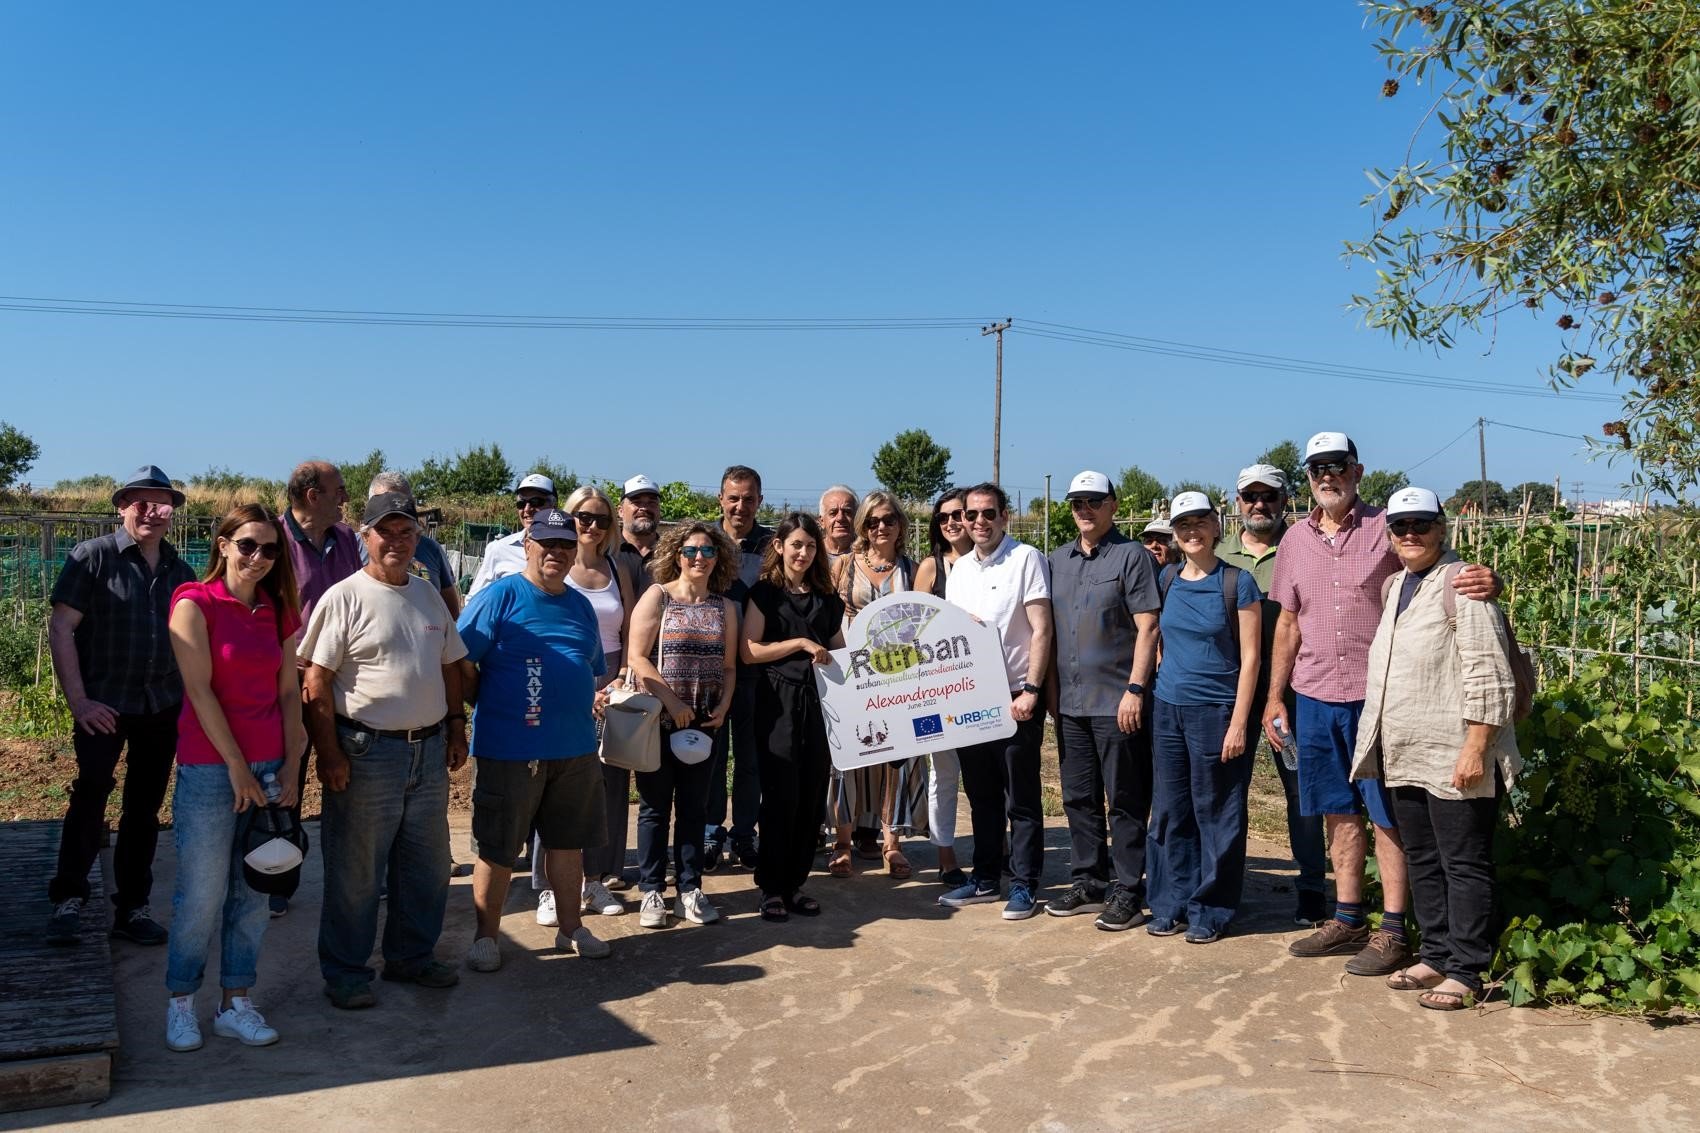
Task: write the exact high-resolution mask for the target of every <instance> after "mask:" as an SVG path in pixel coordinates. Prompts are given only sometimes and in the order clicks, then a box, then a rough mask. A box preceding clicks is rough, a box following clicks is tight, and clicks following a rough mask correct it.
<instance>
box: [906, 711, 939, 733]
mask: <svg viewBox="0 0 1700 1133" xmlns="http://www.w3.org/2000/svg"><path fill="white" fill-rule="evenodd" d="M910 723H912V724H913V725H914V726H915V738H916V739H921V738H923V737H925V736H936V735H939V734H940V733H942V732H943V731H944V723H943V722H942V721H941V720H940V719H939V714H938V713H937V712H934V713H933V714H932V715H930V716H917V717H916V718H915V719H914V720H911V721H910Z"/></svg>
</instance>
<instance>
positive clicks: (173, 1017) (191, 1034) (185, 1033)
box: [79, 902, 201, 1051]
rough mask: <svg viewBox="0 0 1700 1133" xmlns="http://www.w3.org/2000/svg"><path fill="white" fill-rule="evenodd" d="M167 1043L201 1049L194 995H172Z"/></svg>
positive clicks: (167, 1011)
mask: <svg viewBox="0 0 1700 1133" xmlns="http://www.w3.org/2000/svg"><path fill="white" fill-rule="evenodd" d="M79 903H80V902H79ZM165 1045H166V1047H167V1048H168V1049H170V1050H176V1051H184V1050H200V1049H201V1023H200V1020H198V1019H196V1018H195V997H194V996H192V995H180V996H174V997H172V1000H171V1005H170V1006H168V1007H167V1008H166V1009H165Z"/></svg>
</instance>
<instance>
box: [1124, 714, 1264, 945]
mask: <svg viewBox="0 0 1700 1133" xmlns="http://www.w3.org/2000/svg"><path fill="white" fill-rule="evenodd" d="M1152 707H1153V711H1152V716H1153V717H1154V719H1153V721H1152V723H1153V727H1152V730H1151V769H1152V790H1151V835H1150V852H1149V853H1148V854H1147V855H1146V866H1145V868H1146V870H1147V872H1148V873H1149V874H1150V877H1151V896H1150V902H1151V915H1152V916H1153V917H1157V918H1159V919H1167V920H1173V921H1181V920H1184V921H1186V922H1187V924H1189V925H1192V926H1193V927H1195V928H1203V929H1209V930H1211V931H1213V932H1221V931H1222V930H1223V929H1225V928H1227V927H1228V922H1229V921H1231V920H1233V919H1234V913H1235V912H1236V911H1238V909H1239V905H1240V893H1241V891H1242V890H1243V889H1244V887H1245V837H1246V792H1247V791H1248V790H1249V789H1250V787H1251V772H1252V762H1253V757H1254V756H1255V754H1256V748H1255V747H1253V748H1250V750H1247V751H1245V752H1243V753H1241V754H1240V755H1239V756H1237V757H1236V758H1234V759H1230V760H1228V761H1227V762H1226V763H1223V762H1222V739H1223V737H1224V736H1226V735H1227V732H1228V724H1229V722H1230V721H1231V720H1232V719H1233V716H1234V709H1233V706H1232V705H1230V704H1186V705H1180V704H1170V703H1169V702H1168V701H1166V700H1163V699H1162V698H1160V697H1153V698H1152ZM1246 733H1247V735H1246V740H1247V743H1248V745H1249V744H1250V743H1251V741H1252V740H1253V739H1254V738H1255V737H1253V736H1252V735H1251V729H1250V726H1249V725H1248V726H1247V729H1246Z"/></svg>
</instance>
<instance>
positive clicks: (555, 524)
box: [525, 507, 578, 543]
mask: <svg viewBox="0 0 1700 1133" xmlns="http://www.w3.org/2000/svg"><path fill="white" fill-rule="evenodd" d="M525 537H526V538H527V539H535V540H537V541H539V542H541V541H542V540H544V539H565V540H566V541H567V542H569V543H577V542H578V527H577V526H576V525H574V523H573V517H572V516H570V515H568V514H567V513H566V512H564V511H562V510H561V509H560V508H558V507H551V508H544V509H543V510H542V511H540V512H538V513H537V514H536V515H534V516H532V517H531V526H530V527H527V528H526V529H525Z"/></svg>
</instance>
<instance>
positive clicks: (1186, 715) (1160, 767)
mask: <svg viewBox="0 0 1700 1133" xmlns="http://www.w3.org/2000/svg"><path fill="white" fill-rule="evenodd" d="M1172 512H1173V514H1172V515H1171V517H1170V522H1171V523H1172V524H1173V526H1174V531H1175V544H1176V546H1177V547H1178V548H1179V550H1180V552H1181V554H1182V555H1183V556H1184V557H1183V559H1182V560H1181V562H1180V564H1179V565H1178V566H1167V567H1164V568H1163V573H1162V575H1161V579H1160V582H1161V587H1160V588H1161V590H1162V591H1163V612H1162V615H1161V618H1160V619H1159V623H1158V624H1159V625H1160V627H1161V629H1162V639H1161V640H1162V650H1163V653H1162V661H1161V663H1160V664H1159V665H1158V668H1157V688H1156V690H1155V696H1154V700H1155V706H1154V711H1153V713H1152V715H1153V717H1154V719H1153V722H1152V733H1151V762H1152V778H1153V783H1152V792H1151V832H1150V835H1149V838H1148V850H1147V855H1146V861H1147V869H1148V871H1149V876H1150V882H1151V895H1150V901H1151V923H1150V924H1149V925H1147V926H1146V928H1145V931H1146V932H1148V933H1150V934H1151V935H1152V936H1173V935H1174V934H1175V933H1177V932H1180V931H1181V929H1182V927H1183V926H1185V928H1186V939H1187V943H1189V944H1209V943H1212V942H1213V941H1216V940H1218V939H1220V938H1221V936H1222V934H1223V933H1224V932H1226V931H1227V928H1228V922H1229V921H1231V920H1233V918H1234V913H1235V911H1236V910H1237V909H1238V908H1239V903H1240V890H1241V888H1242V886H1243V883H1244V880H1245V837H1246V791H1247V788H1248V787H1249V786H1250V784H1251V771H1252V759H1251V754H1252V745H1254V744H1255V742H1256V741H1255V739H1254V738H1253V737H1252V736H1251V734H1250V731H1249V721H1250V715H1251V701H1252V696H1253V694H1254V693H1255V691H1256V689H1257V667H1258V652H1259V648H1260V643H1261V641H1262V625H1263V610H1262V606H1261V605H1260V603H1261V601H1262V599H1263V594H1262V592H1261V591H1259V590H1258V588H1257V582H1256V580H1255V579H1253V578H1252V576H1251V572H1250V571H1245V570H1240V569H1239V568H1238V567H1236V566H1232V565H1230V564H1228V563H1224V562H1222V561H1221V560H1220V559H1218V558H1217V557H1216V550H1215V547H1216V543H1217V541H1218V540H1219V539H1221V537H1222V521H1221V519H1220V518H1218V516H1217V514H1216V511H1215V509H1214V508H1213V507H1211V505H1210V498H1209V497H1208V496H1206V495H1205V494H1204V493H1203V492H1182V493H1181V494H1180V495H1178V496H1176V497H1175V499H1174V503H1173V505H1172ZM1230 608H1231V609H1232V620H1230ZM1236 623H1237V624H1236Z"/></svg>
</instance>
